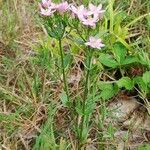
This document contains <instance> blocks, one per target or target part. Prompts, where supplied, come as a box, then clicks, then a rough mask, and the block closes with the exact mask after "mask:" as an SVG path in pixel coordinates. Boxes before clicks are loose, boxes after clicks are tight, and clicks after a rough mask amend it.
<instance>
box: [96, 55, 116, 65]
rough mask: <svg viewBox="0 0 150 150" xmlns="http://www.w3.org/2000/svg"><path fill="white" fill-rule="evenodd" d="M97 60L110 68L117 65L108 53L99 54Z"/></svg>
mask: <svg viewBox="0 0 150 150" xmlns="http://www.w3.org/2000/svg"><path fill="white" fill-rule="evenodd" d="M99 61H100V62H101V63H102V64H103V65H105V66H107V67H110V68H116V67H117V66H118V63H117V62H116V61H115V60H114V59H113V58H112V57H111V55H108V54H103V53H102V54H101V55H100V57H99Z"/></svg>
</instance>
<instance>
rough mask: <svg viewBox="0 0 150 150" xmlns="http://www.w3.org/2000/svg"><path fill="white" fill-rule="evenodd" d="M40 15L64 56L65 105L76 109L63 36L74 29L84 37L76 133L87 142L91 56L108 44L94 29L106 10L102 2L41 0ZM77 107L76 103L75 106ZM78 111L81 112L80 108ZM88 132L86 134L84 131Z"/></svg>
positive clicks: (81, 141) (62, 65)
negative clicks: (76, 3) (75, 2)
mask: <svg viewBox="0 0 150 150" xmlns="http://www.w3.org/2000/svg"><path fill="white" fill-rule="evenodd" d="M39 6H40V14H41V15H42V16H43V20H44V25H45V28H46V30H47V33H48V35H49V36H50V37H53V38H55V39H56V40H57V41H58V43H59V50H60V56H61V69H62V74H63V82H64V94H65V97H66V99H65V100H62V102H63V104H64V105H65V106H66V107H68V108H71V109H73V108H74V106H73V102H72V101H71V99H70V93H69V88H68V83H67V77H66V71H65V66H64V63H65V62H64V57H65V53H64V50H63V45H62V41H63V39H64V38H65V37H66V36H67V35H68V34H69V33H71V31H72V30H75V31H76V33H77V34H79V36H80V37H81V38H82V40H83V43H84V49H85V65H86V67H85V70H86V72H85V74H86V79H85V83H84V92H83V97H82V101H81V108H80V109H81V111H82V114H83V115H81V116H80V117H81V122H80V123H79V125H78V131H77V136H78V138H79V140H80V146H81V145H82V144H83V143H84V142H85V139H86V138H87V136H88V125H86V124H85V122H88V118H89V117H88V118H87V116H89V115H90V114H91V112H90V113H89V114H86V103H87V102H86V101H87V99H88V95H89V92H90V87H89V83H90V72H91V69H92V58H93V53H94V49H102V48H103V47H104V46H105V45H104V44H103V42H102V40H101V39H100V38H96V37H94V35H91V34H92V32H91V31H92V30H94V29H95V28H96V26H97V24H98V22H99V21H100V20H101V19H102V17H103V15H104V12H105V10H103V9H102V5H101V4H100V5H98V6H95V5H93V4H92V3H90V4H89V6H88V8H86V7H85V6H84V5H81V6H75V5H73V4H68V2H66V1H65V2H62V3H58V4H56V3H53V2H52V1H51V0H42V2H41V3H39ZM79 25H81V26H83V28H84V31H85V35H82V32H80V31H79V30H78V27H79ZM68 28H70V31H69V33H68V34H67V29H68ZM76 107H77V106H75V108H76ZM77 112H78V111H77ZM85 129H86V130H87V131H86V134H85V133H84V132H85Z"/></svg>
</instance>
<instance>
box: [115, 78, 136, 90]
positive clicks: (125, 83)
mask: <svg viewBox="0 0 150 150" xmlns="http://www.w3.org/2000/svg"><path fill="white" fill-rule="evenodd" d="M117 84H118V86H119V87H120V88H122V87H125V88H126V89H127V90H132V89H133V87H134V84H133V81H132V80H131V79H130V78H129V77H122V78H121V79H120V80H118V81H117Z"/></svg>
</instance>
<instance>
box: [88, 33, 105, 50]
mask: <svg viewBox="0 0 150 150" xmlns="http://www.w3.org/2000/svg"><path fill="white" fill-rule="evenodd" d="M85 45H87V46H90V47H91V48H97V49H101V48H102V47H104V46H105V45H104V44H103V43H102V40H101V39H98V38H95V37H93V36H91V37H90V38H89V41H88V42H86V43H85Z"/></svg>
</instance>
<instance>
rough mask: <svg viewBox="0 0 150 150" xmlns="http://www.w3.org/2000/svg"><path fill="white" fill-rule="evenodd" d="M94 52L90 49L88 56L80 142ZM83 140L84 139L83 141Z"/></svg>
mask: <svg viewBox="0 0 150 150" xmlns="http://www.w3.org/2000/svg"><path fill="white" fill-rule="evenodd" d="M92 54H93V53H92V52H91V50H90V49H89V48H88V55H87V61H88V62H87V74H86V80H85V87H84V95H83V103H82V112H83V116H82V120H81V128H80V140H81V139H82V134H83V128H84V121H85V115H84V114H85V108H86V99H87V96H88V94H89V87H88V85H89V77H90V76H89V75H90V70H91V60H92ZM82 140H83V139H82ZM81 146H82V141H81V143H80V148H81Z"/></svg>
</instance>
